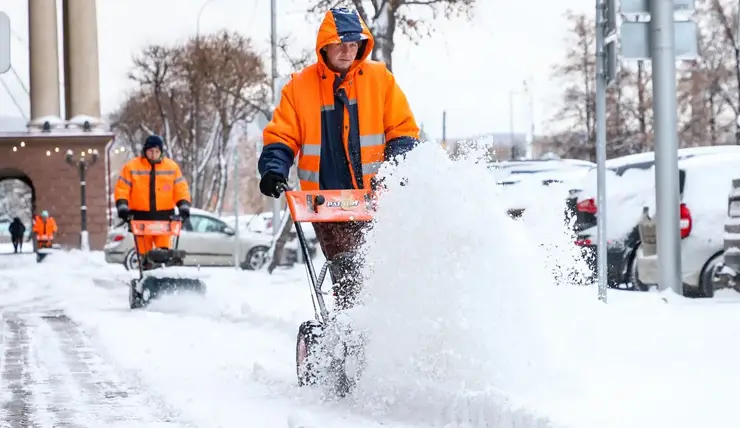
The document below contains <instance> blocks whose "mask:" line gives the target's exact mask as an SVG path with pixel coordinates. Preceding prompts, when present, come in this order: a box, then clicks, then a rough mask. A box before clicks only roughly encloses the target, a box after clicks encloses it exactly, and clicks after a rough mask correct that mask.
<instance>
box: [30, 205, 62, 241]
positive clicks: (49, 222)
mask: <svg viewBox="0 0 740 428" xmlns="http://www.w3.org/2000/svg"><path fill="white" fill-rule="evenodd" d="M33 233H34V235H36V242H37V247H38V248H51V244H52V242H53V241H54V234H55V233H57V222H56V220H54V217H52V216H50V215H49V211H46V210H43V211H41V215H40V216H39V215H37V216H36V217H35V218H34V220H33Z"/></svg>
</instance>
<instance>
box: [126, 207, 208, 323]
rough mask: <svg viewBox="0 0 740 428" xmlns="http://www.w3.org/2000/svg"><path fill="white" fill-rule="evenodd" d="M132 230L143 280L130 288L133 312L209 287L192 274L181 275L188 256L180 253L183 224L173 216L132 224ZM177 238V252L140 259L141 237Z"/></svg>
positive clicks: (160, 250) (162, 251) (155, 253)
mask: <svg viewBox="0 0 740 428" xmlns="http://www.w3.org/2000/svg"><path fill="white" fill-rule="evenodd" d="M128 224H129V230H130V231H131V232H132V233H133V234H134V246H135V249H136V254H137V257H138V258H139V260H138V265H139V278H134V279H132V280H131V282H130V284H129V306H130V308H131V309H138V308H142V307H144V306H146V305H148V304H149V302H151V301H152V300H154V299H156V298H158V297H160V296H162V295H165V294H179V293H180V292H195V293H200V294H203V293H205V291H206V285H205V283H204V282H203V281H202V280H201V279H199V278H192V277H190V276H189V275H188V273H192V272H187V271H186V272H178V271H177V270H176V267H177V266H183V264H184V263H183V262H184V260H185V256H186V253H185V251H184V250H181V249H179V248H178V247H179V245H180V232H181V231H182V220H181V218H180V217H178V216H173V217H172V218H171V219H170V220H165V221H147V220H138V221H137V220H129V222H128ZM162 235H166V236H170V237H172V236H174V237H175V248H174V249H170V248H154V249H152V250H151V251H149V252H147V253H146V254H145V255H144V257H140V256H139V254H141V253H140V251H139V243H138V240H137V239H136V238H137V237H139V236H162Z"/></svg>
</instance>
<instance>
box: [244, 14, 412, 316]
mask: <svg viewBox="0 0 740 428" xmlns="http://www.w3.org/2000/svg"><path fill="white" fill-rule="evenodd" d="M374 44H375V42H374V40H373V36H372V34H370V30H369V29H368V28H367V25H365V23H364V22H363V21H362V19H361V18H360V16H359V14H358V13H357V12H356V11H354V10H350V9H346V8H334V9H331V10H329V11H328V12H327V13H326V15H325V16H324V20H323V21H322V23H321V26H320V28H319V32H318V35H317V37H316V55H317V57H318V61H317V62H316V63H314V64H312V65H310V66H308V67H306V68H304V69H303V70H301V71H300V72H298V73H293V75H292V76H291V79H290V81H289V82H288V83H287V84H286V85H285V87H284V88H283V90H282V95H281V99H280V104H279V105H278V106H277V108H276V109H275V112H274V113H273V117H272V120H271V121H270V123H269V124H268V125H267V127H266V128H265V130H264V132H263V150H262V154H261V155H260V159H259V163H258V168H259V172H260V174H261V176H262V179H261V181H260V191H261V192H262V193H263V194H265V195H267V196H272V197H276V198H277V197H279V196H280V188H281V185H282V184H285V183H287V177H288V171H289V170H290V167H291V166H292V165H293V160H294V158H295V157H296V155H298V156H299V158H298V178H299V180H300V187H301V190H319V189H321V190H330V189H370V188H375V186H376V185H377V183H376V181H375V175H376V174H377V172H378V170H379V169H380V165H381V164H382V163H383V162H385V161H389V160H393V159H394V158H396V157H397V156H399V155H404V154H405V153H406V152H408V151H409V150H411V149H412V148H413V147H414V146H415V145H416V144H417V143H418V142H419V127H418V126H417V125H416V121H415V119H414V115H413V114H412V113H411V109H410V107H409V103H408V101H407V99H406V96H405V95H404V93H403V91H401V89H400V88H399V87H398V84H397V83H396V80H395V78H394V76H393V74H391V72H390V71H388V69H387V68H386V66H385V64H383V63H381V62H375V61H371V60H368V59H367V58H368V56H370V53H371V52H372V50H373V46H374ZM317 119H318V120H317ZM274 224H276V223H274ZM313 225H314V230H316V236H317V238H318V240H319V243H320V244H321V249H322V251H323V252H324V255H325V256H326V258H327V260H332V262H333V263H332V270H331V275H332V277H333V278H334V279H335V281H334V283H336V279H338V278H342V277H344V278H349V277H358V276H359V275H357V267H358V266H357V263H356V262H355V261H354V260H352V257H353V256H348V255H349V254H351V253H352V252H354V251H355V250H356V249H357V248H358V247H359V245H360V243H361V240H362V234H363V224H362V223H314V224H313ZM347 273H351V275H347ZM358 287H359V283H358V282H356V281H353V282H346V283H341V284H340V289H338V290H337V302H338V304H339V305H341V306H350V305H351V301H352V300H354V294H355V291H356V289H357V288H358Z"/></svg>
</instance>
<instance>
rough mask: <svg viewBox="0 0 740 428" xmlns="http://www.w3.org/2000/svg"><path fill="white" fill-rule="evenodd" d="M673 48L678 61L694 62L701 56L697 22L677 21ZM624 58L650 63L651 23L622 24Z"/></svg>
mask: <svg viewBox="0 0 740 428" xmlns="http://www.w3.org/2000/svg"><path fill="white" fill-rule="evenodd" d="M674 28H675V34H674V36H673V46H674V48H675V52H676V59H679V60H687V59H688V60H693V59H696V58H697V57H698V56H699V52H698V42H697V40H698V34H697V26H696V22H693V21H676V22H675V23H674ZM622 56H623V57H624V58H626V59H638V60H645V61H650V58H651V55H650V22H623V23H622Z"/></svg>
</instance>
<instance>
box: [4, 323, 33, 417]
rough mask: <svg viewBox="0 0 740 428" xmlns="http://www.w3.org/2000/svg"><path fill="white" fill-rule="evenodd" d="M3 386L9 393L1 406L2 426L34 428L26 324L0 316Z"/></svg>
mask: <svg viewBox="0 0 740 428" xmlns="http://www.w3.org/2000/svg"><path fill="white" fill-rule="evenodd" d="M3 324H4V327H5V328H4V330H5V331H4V338H3V345H4V346H5V350H4V353H3V372H2V379H3V383H4V384H5V385H6V386H7V388H8V391H9V392H10V398H9V400H8V401H7V402H6V403H5V404H4V405H3V410H4V413H5V414H4V419H5V422H7V423H8V424H10V425H9V426H10V428H25V427H31V426H34V424H33V423H32V421H31V413H32V409H31V408H30V406H29V401H30V398H31V395H32V392H31V390H30V389H29V385H28V377H29V376H28V372H27V370H26V367H27V366H28V361H29V342H30V340H29V334H28V328H27V326H26V324H25V323H24V322H23V321H22V320H21V319H20V318H18V317H15V316H12V315H10V316H3Z"/></svg>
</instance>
